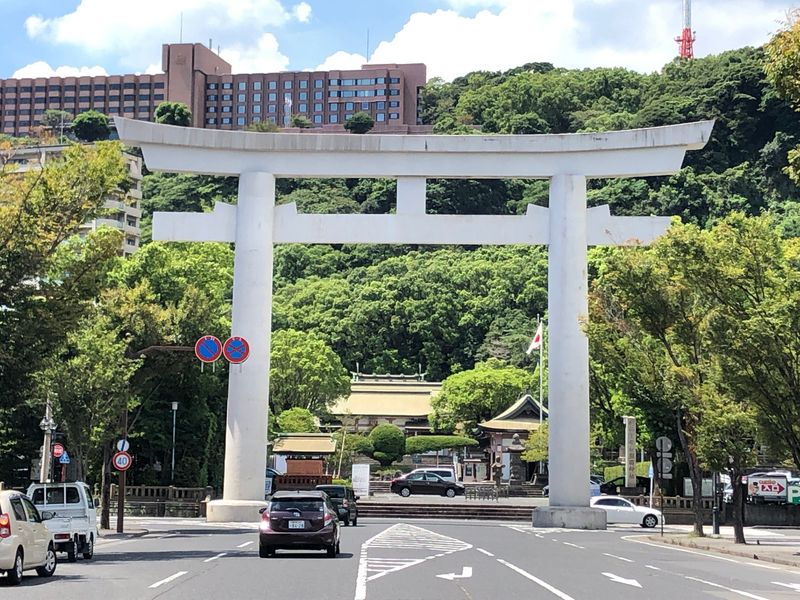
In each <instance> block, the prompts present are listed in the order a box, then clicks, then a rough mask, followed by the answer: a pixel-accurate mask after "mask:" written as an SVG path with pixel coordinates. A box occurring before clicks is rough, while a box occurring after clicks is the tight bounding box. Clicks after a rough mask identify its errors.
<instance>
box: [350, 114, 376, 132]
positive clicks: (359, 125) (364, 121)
mask: <svg viewBox="0 0 800 600" xmlns="http://www.w3.org/2000/svg"><path fill="white" fill-rule="evenodd" d="M373 127H375V121H373V120H372V117H371V116H369V113H365V112H357V113H355V114H354V115H353V116H352V117H350V119H348V121H347V122H346V123H345V124H344V128H345V129H346V130H347V131H349V132H350V133H367V132H368V131H369V130H370V129H372V128H373Z"/></svg>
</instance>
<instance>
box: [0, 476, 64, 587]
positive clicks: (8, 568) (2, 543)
mask: <svg viewBox="0 0 800 600" xmlns="http://www.w3.org/2000/svg"><path fill="white" fill-rule="evenodd" d="M42 520H43V519H42V516H41V515H40V514H39V511H38V510H37V509H36V507H35V506H34V505H33V503H32V502H31V501H30V499H29V498H28V497H27V496H25V495H24V494H21V493H19V492H14V491H10V490H5V491H0V571H5V572H6V581H8V582H9V583H10V584H12V585H16V584H18V583H20V582H21V581H22V573H23V571H27V570H29V569H36V572H37V573H38V574H39V575H40V576H42V577H50V576H51V575H52V574H53V573H55V571H56V550H55V542H54V541H53V534H52V533H51V532H50V530H49V529H47V527H45V525H44V523H43V522H42Z"/></svg>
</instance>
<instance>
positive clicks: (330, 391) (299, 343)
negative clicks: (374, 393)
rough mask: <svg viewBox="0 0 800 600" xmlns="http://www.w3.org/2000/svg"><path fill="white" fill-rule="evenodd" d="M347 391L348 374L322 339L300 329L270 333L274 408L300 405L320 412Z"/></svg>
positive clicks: (313, 411) (316, 413) (316, 412)
mask: <svg viewBox="0 0 800 600" xmlns="http://www.w3.org/2000/svg"><path fill="white" fill-rule="evenodd" d="M349 394H350V377H349V376H348V373H347V371H346V370H345V368H344V367H343V366H342V361H341V360H339V357H338V356H336V354H335V353H334V352H333V350H331V349H330V348H329V347H328V346H327V345H326V344H325V342H323V341H322V340H320V339H318V338H317V337H315V336H314V335H312V334H309V333H305V332H303V331H295V330H291V329H289V330H280V331H276V332H274V333H273V335H272V352H271V360H270V377H269V395H270V400H271V401H272V409H273V410H274V411H275V412H281V411H284V410H287V409H289V408H294V407H300V408H305V409H308V410H309V411H311V412H312V413H314V414H315V415H320V414H322V413H324V412H325V410H326V408H327V406H328V405H329V404H331V403H332V402H333V401H335V400H336V399H338V398H342V397H344V396H347V395H349Z"/></svg>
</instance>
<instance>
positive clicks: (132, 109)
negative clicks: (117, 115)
mask: <svg viewBox="0 0 800 600" xmlns="http://www.w3.org/2000/svg"><path fill="white" fill-rule="evenodd" d="M122 111H123V112H126V113H132V112H133V111H134V108H133V106H126V107H125V108H124V109H122Z"/></svg>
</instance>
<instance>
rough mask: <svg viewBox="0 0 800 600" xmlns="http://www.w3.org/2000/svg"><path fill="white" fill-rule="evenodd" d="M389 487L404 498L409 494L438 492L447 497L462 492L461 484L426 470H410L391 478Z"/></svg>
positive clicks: (461, 493) (452, 496)
mask: <svg viewBox="0 0 800 600" xmlns="http://www.w3.org/2000/svg"><path fill="white" fill-rule="evenodd" d="M390 489H391V490H392V492H394V493H395V494H400V495H401V496H403V497H404V498H408V497H409V496H410V495H411V494H439V495H441V496H447V497H448V498H454V497H455V496H459V495H463V494H464V486H463V485H462V484H460V483H454V482H452V481H447V480H446V479H443V478H442V477H440V476H439V475H437V474H436V473H430V472H427V471H417V472H413V471H412V472H411V473H408V474H407V475H403V476H402V477H398V478H397V479H392V483H391V486H390Z"/></svg>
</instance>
